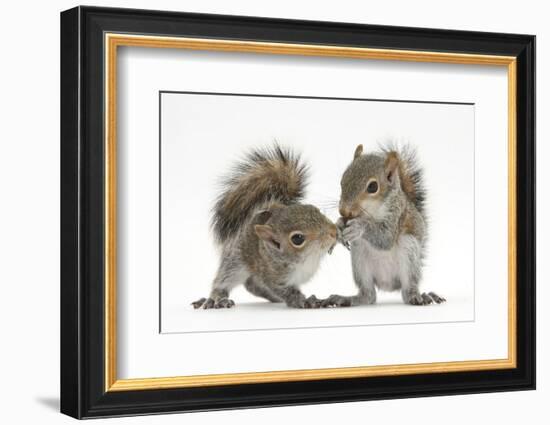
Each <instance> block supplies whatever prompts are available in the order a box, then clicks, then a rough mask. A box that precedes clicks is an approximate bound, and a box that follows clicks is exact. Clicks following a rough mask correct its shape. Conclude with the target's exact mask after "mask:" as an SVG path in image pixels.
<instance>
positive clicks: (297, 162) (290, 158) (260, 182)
mask: <svg viewBox="0 0 550 425" xmlns="http://www.w3.org/2000/svg"><path fill="white" fill-rule="evenodd" d="M307 174H308V170H307V166H306V165H304V164H302V162H301V159H300V156H299V155H297V154H295V153H293V152H292V151H291V150H290V149H288V148H283V147H281V146H279V145H278V144H274V145H273V146H272V147H270V148H264V149H255V150H252V151H251V152H249V153H248V154H247V155H246V156H245V158H244V159H243V160H242V161H240V162H238V163H237V164H235V166H234V167H233V170H232V171H231V172H230V174H229V175H228V176H226V177H225V178H224V179H223V180H222V190H221V193H220V195H219V196H218V198H217V200H216V203H215V205H214V208H213V217H212V228H213V230H214V235H215V237H216V240H217V241H218V242H220V243H223V242H225V241H227V240H228V239H230V238H232V237H234V236H235V235H236V234H237V233H238V231H239V229H241V228H242V227H243V225H245V223H246V222H247V221H248V220H250V219H251V217H252V215H253V214H254V213H255V212H256V211H258V210H259V209H261V208H265V207H268V205H269V204H270V203H273V202H278V203H281V204H285V205H289V204H292V203H295V202H298V201H300V200H301V199H302V198H303V196H304V189H305V186H306V181H307Z"/></svg>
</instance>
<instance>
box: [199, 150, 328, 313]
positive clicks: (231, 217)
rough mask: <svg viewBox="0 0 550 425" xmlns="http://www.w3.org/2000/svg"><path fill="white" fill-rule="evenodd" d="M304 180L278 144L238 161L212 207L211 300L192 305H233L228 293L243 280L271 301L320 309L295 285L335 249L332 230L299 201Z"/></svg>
mask: <svg viewBox="0 0 550 425" xmlns="http://www.w3.org/2000/svg"><path fill="white" fill-rule="evenodd" d="M306 180H307V167H306V166H305V165H304V164H302V163H301V160H300V157H299V156H297V155H295V154H294V153H292V152H291V151H290V150H288V149H283V148H282V147H280V146H279V145H277V144H275V145H274V146H273V147H271V148H268V149H261V150H253V151H251V152H250V153H249V154H248V155H247V156H246V158H245V159H244V160H243V161H242V162H240V163H237V164H236V166H235V167H234V169H233V171H232V173H231V174H230V175H229V176H228V177H227V178H226V179H225V181H224V185H223V190H222V193H221V194H220V196H219V197H218V199H217V201H216V203H215V206H214V209H213V218H212V228H213V231H214V234H215V238H216V241H217V242H218V243H219V244H220V245H221V261H220V265H219V268H218V271H217V274H216V277H215V278H214V282H213V284H212V290H211V292H210V296H209V298H201V299H199V300H197V301H195V302H193V303H192V305H193V307H195V308H196V309H197V308H203V309H209V308H230V307H233V306H234V305H235V303H234V302H233V300H231V299H229V292H230V291H231V290H232V289H233V288H234V287H235V286H237V285H239V284H241V283H244V285H245V288H246V289H247V290H248V291H249V292H251V293H252V294H254V295H256V296H258V297H262V298H265V299H267V300H269V301H271V302H285V303H286V305H287V306H289V307H295V308H318V307H320V304H321V301H320V300H319V299H317V298H316V297H315V296H314V295H312V296H311V297H309V298H307V299H306V297H305V296H304V295H303V294H302V292H300V289H299V288H298V287H299V285H301V284H303V283H305V282H307V281H308V280H309V279H310V278H311V277H312V276H313V275H314V274H315V272H316V271H317V269H318V267H319V263H320V261H321V258H322V257H323V256H324V255H325V253H327V252H331V251H332V249H333V248H334V245H335V244H336V241H337V228H336V226H335V224H334V223H332V222H331V221H330V220H329V219H328V218H326V217H325V216H324V215H323V214H321V212H320V211H319V210H318V209H317V208H316V207H314V206H312V205H304V204H300V203H299V201H300V200H301V199H302V197H303V196H304V188H305V186H306Z"/></svg>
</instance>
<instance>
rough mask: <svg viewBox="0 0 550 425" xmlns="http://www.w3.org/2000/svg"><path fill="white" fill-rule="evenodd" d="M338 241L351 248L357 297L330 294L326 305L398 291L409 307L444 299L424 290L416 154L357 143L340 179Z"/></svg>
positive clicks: (351, 302) (347, 303) (363, 301)
mask: <svg viewBox="0 0 550 425" xmlns="http://www.w3.org/2000/svg"><path fill="white" fill-rule="evenodd" d="M341 187H342V194H341V198H340V204H339V209H340V215H341V217H340V218H339V219H338V221H337V223H336V225H337V226H338V229H339V240H340V242H342V243H343V244H344V245H345V246H346V247H348V249H349V250H350V251H351V264H352V269H353V278H354V280H355V284H356V286H357V288H358V294H357V295H354V296H341V295H331V296H330V297H328V298H327V299H325V300H324V301H323V303H322V306H323V307H347V306H354V305H362V304H374V303H375V302H376V291H377V289H378V290H383V291H400V292H401V296H402V298H403V301H404V302H405V303H406V304H411V305H428V304H432V303H437V304H439V303H442V302H444V301H445V299H444V298H442V297H440V296H439V295H437V294H436V293H434V292H420V290H419V284H420V281H421V276H422V263H423V259H424V256H425V251H426V239H427V217H426V208H425V198H426V191H425V189H424V185H423V176H422V170H421V168H420V167H419V165H418V162H417V159H416V152H415V151H414V150H413V149H412V148H410V147H409V146H405V147H403V148H397V147H395V146H391V145H389V146H387V147H382V148H381V149H380V151H379V152H374V153H369V154H363V145H359V146H357V148H356V150H355V153H354V156H353V161H352V162H351V164H350V165H349V166H348V167H347V169H346V170H345V172H344V174H343V176H342V180H341Z"/></svg>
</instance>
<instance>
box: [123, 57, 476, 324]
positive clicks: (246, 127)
mask: <svg viewBox="0 0 550 425" xmlns="http://www.w3.org/2000/svg"><path fill="white" fill-rule="evenodd" d="M182 56H183V55H182ZM184 58H185V56H183V57H182V60H185V59H184ZM365 67H366V68H368V65H367V64H365ZM279 69H280V68H278V70H279ZM161 105H162V106H161V111H162V118H161V120H162V121H161V122H162V124H161V135H162V136H161V140H160V146H161V148H160V149H161V157H162V159H161V194H162V195H161V204H162V208H161V211H162V212H161V222H162V226H161V229H162V230H161V232H162V233H161V252H162V256H161V265H160V268H161V274H160V276H161V279H162V284H161V291H162V295H161V297H162V298H161V302H162V304H161V316H162V322H161V323H162V326H161V330H162V332H198V331H217V330H243V329H273V328H276V329H281V328H300V327H321V326H323V327H326V326H351V325H371V324H377V325H380V324H388V323H393V324H396V323H419V322H423V323H426V322H451V321H468V320H474V106H473V105H471V104H460V105H456V104H434V103H405V102H380V101H353V100H328V99H322V100H321V99H303V98H302V99H299V98H288V97H286V98H274V97H254V96H219V95H204V94H203V95H201V94H185V93H163V94H162V95H161ZM212 123H215V125H212ZM386 139H389V140H395V141H400V142H401V143H402V144H403V143H406V142H407V141H408V142H409V143H411V145H412V146H414V147H416V149H417V152H418V157H419V160H420V162H421V163H422V164H423V165H424V170H425V180H426V186H427V199H428V205H427V210H428V215H429V230H428V232H429V235H430V237H429V244H428V253H427V259H426V267H425V268H424V278H423V281H422V284H421V289H423V290H425V291H435V292H437V293H439V294H441V296H443V297H446V299H447V300H448V302H447V303H446V304H443V305H440V306H436V305H432V306H430V307H428V308H410V306H407V305H405V304H403V302H402V300H401V294H400V292H399V291H396V292H393V293H391V294H390V293H387V292H386V293H385V292H381V293H380V294H379V297H378V302H377V305H376V306H375V308H373V306H362V307H359V308H353V309H338V310H337V311H329V310H325V309H322V310H317V311H309V312H308V314H304V313H303V312H300V311H296V310H294V309H289V308H285V307H283V306H282V305H275V304H272V303H269V302H266V301H265V300H261V299H259V298H257V297H254V296H253V295H251V294H249V293H248V292H247V291H246V290H245V289H244V287H243V286H240V287H239V288H238V289H236V290H235V291H233V293H232V295H231V297H232V298H233V299H234V300H235V302H236V303H237V305H236V308H235V309H234V310H232V311H230V312H228V311H225V310H211V311H202V310H199V311H196V310H194V309H193V307H192V306H191V305H190V303H191V301H195V300H196V299H198V298H200V297H201V296H208V293H209V291H210V285H211V281H212V278H213V276H214V273H215V272H216V268H217V265H218V262H219V258H218V250H217V249H216V246H215V245H214V244H213V240H212V239H213V238H212V234H211V232H210V231H209V230H210V229H209V221H210V217H211V213H210V209H211V207H212V205H213V202H214V198H215V197H216V196H217V190H218V188H219V180H220V177H221V176H222V175H224V174H226V173H227V172H228V170H229V169H230V168H231V166H232V164H233V162H234V161H236V160H238V159H240V157H242V156H243V154H244V153H245V152H247V151H249V150H250V149H252V148H254V147H262V146H271V144H272V143H273V141H274V140H277V141H278V142H279V143H281V144H282V145H285V146H289V147H291V148H292V149H293V150H294V151H296V152H299V153H301V154H302V157H303V161H304V162H305V163H307V164H309V165H310V167H311V173H310V175H311V178H310V184H309V185H308V188H307V191H306V197H305V199H304V202H306V203H311V204H313V205H316V206H318V207H320V209H321V211H322V212H323V213H324V214H325V215H327V216H328V217H329V218H330V219H331V220H332V221H336V219H337V218H338V216H339V214H338V207H337V204H338V199H339V196H340V178H341V175H342V173H343V172H344V170H345V169H346V167H347V165H348V164H349V163H350V162H351V158H352V157H353V152H354V151H355V147H356V146H357V144H359V143H363V144H364V148H365V151H366V152H371V151H376V150H377V149H378V144H379V143H383V142H384V140H386ZM129 143H131V144H135V141H134V140H132V141H129ZM151 143H153V144H156V143H158V141H157V140H153V141H151ZM451 151H452V160H451V158H450V156H449V152H451ZM331 205H332V207H331ZM121 219H123V218H122V217H121ZM456 264H460V267H456V266H455V265H456ZM449 270H453V272H452V273H449ZM302 290H303V292H304V293H306V295H309V294H312V293H313V294H315V295H317V296H318V297H327V296H329V295H330V294H332V293H338V294H347V295H352V294H355V293H356V292H357V288H356V286H355V284H354V282H353V276H352V270H351V264H350V255H349V252H348V251H347V250H346V249H345V248H344V247H342V246H338V247H337V248H336V249H335V250H334V252H333V254H332V255H328V256H326V257H325V259H324V261H323V262H322V264H321V268H320V270H319V272H318V273H317V274H316V275H315V276H314V277H313V279H312V280H311V281H310V282H309V283H308V284H306V285H304V286H303V287H302ZM243 303H244V304H243ZM251 303H252V304H251ZM388 304H389V305H388Z"/></svg>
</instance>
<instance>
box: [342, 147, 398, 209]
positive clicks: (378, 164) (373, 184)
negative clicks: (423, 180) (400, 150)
mask: <svg viewBox="0 0 550 425" xmlns="http://www.w3.org/2000/svg"><path fill="white" fill-rule="evenodd" d="M399 162H400V159H399V155H398V154H397V152H395V151H389V152H383V153H374V154H363V145H359V146H357V148H356V149H355V153H354V155H353V161H352V162H351V164H350V165H349V166H348V168H347V169H346V171H345V172H344V174H343V176H342V181H341V187H342V194H341V197H340V214H341V216H342V217H344V218H345V219H352V218H355V217H358V216H360V215H364V214H367V215H373V216H375V217H377V216H381V215H383V213H384V211H385V205H384V201H385V199H386V198H387V196H388V195H389V194H390V193H391V192H392V191H394V190H400V188H401V184H400V176H399Z"/></svg>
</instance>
